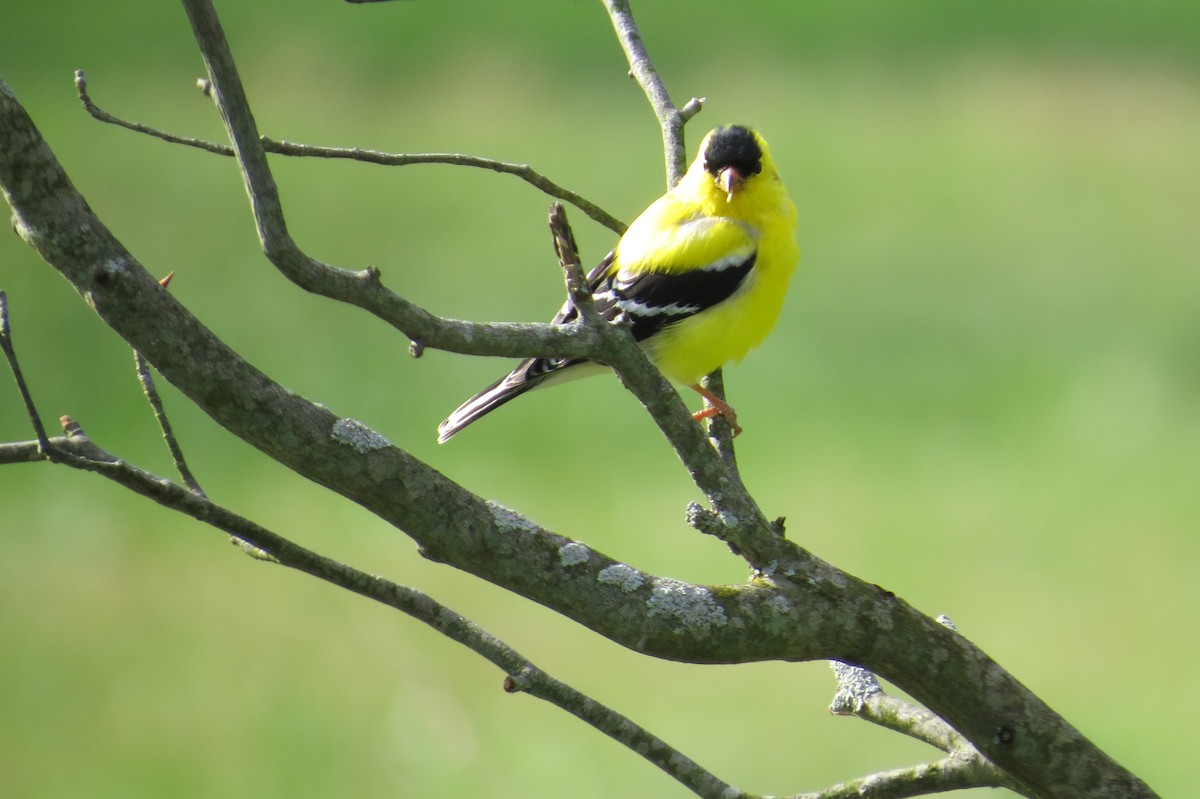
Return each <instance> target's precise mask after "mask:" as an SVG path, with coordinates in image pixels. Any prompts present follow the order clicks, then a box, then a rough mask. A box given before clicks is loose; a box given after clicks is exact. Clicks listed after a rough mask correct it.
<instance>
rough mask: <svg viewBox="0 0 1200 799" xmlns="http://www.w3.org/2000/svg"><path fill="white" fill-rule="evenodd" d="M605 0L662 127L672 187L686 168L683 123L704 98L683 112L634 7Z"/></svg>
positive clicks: (694, 100) (619, 0) (631, 67)
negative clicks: (657, 64) (651, 51)
mask: <svg viewBox="0 0 1200 799" xmlns="http://www.w3.org/2000/svg"><path fill="white" fill-rule="evenodd" d="M603 1H604V7H605V8H606V9H607V10H608V16H609V17H610V18H611V19H612V24H613V29H614V30H615V31H616V33H617V39H618V41H620V42H621V49H622V50H624V51H625V58H626V60H628V61H629V70H630V74H631V75H632V76H633V77H634V78H635V79H636V80H637V82H638V84H639V85H641V87H642V91H644V92H645V93H646V99H647V100H649V101H650V105H651V106H652V107H653V108H654V115H655V117H657V118H658V124H659V127H660V128H661V129H662V140H663V151H664V153H665V156H666V167H667V188H671V187H672V186H674V185H675V184H676V183H678V182H679V179H680V178H681V177H683V173H684V171H685V170H686V169H687V154H686V150H687V148H686V147H685V146H684V139H683V124H684V122H686V121H687V120H688V119H690V118H691V117H692V116H694V115H695V114H696V112H698V111H699V110H700V106H701V105H702V104H703V102H704V101H703V100H701V99H698V98H692V99H691V100H690V101H689V102H688V103H687V105H686V106H685V108H687V109H688V114H687V116H686V117H685V116H684V115H683V114H682V113H680V111H679V109H678V108H676V107H675V103H674V102H672V101H671V95H670V94H669V93H668V92H667V87H666V86H665V85H664V84H663V81H662V78H661V77H660V76H659V74H658V71H657V70H656V69H655V68H654V63H653V62H652V61H651V60H650V54H649V53H648V52H647V51H646V43H645V42H644V41H642V34H641V31H639V30H638V26H637V23H636V22H635V21H634V19H633V11H631V10H630V8H629V0H603Z"/></svg>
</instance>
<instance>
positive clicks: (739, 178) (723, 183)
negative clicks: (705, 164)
mask: <svg viewBox="0 0 1200 799" xmlns="http://www.w3.org/2000/svg"><path fill="white" fill-rule="evenodd" d="M745 182H746V176H745V175H743V174H742V173H741V172H738V171H737V170H736V169H734V168H733V167H731V166H727V167H725V168H724V169H722V170H721V171H720V172H718V173H717V185H718V186H720V187H721V189H722V190H723V191H724V192H725V200H726V202H733V193H734V192H735V191H737V190H738V189H740V188H741V187H742V185H743V184H744V183H745Z"/></svg>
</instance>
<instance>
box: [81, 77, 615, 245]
mask: <svg viewBox="0 0 1200 799" xmlns="http://www.w3.org/2000/svg"><path fill="white" fill-rule="evenodd" d="M205 83H206V84H207V81H206V82H205ZM209 85H210V84H209ZM75 89H76V91H77V92H78V94H79V99H80V101H81V102H82V103H83V107H84V108H85V109H86V110H87V112H88V113H89V114H91V115H92V116H93V117H94V118H96V119H97V120H99V121H101V122H105V123H108V124H110V125H116V126H118V127H122V128H126V129H127V130H132V131H135V132H137V133H144V134H146V135H147V136H153V137H154V138H156V139H162V140H163V141H165V142H170V143H171V144H182V145H185V146H187V147H196V148H198V149H201V150H204V151H206V152H210V153H215V154H217V155H224V156H229V157H233V156H234V155H235V153H234V149H233V148H232V147H230V146H229V145H228V144H217V143H215V142H210V141H206V140H204V139H194V138H190V137H187V136H178V135H176V134H174V133H168V132H167V131H163V130H159V129H158V128H153V127H150V126H149V125H143V124H141V123H140V122H130V121H128V120H124V119H121V118H120V117H117V116H114V115H112V114H110V113H109V112H107V111H105V110H104V109H102V108H100V107H99V106H97V105H96V104H95V102H94V101H93V100H92V98H91V95H90V94H89V93H88V87H87V77H86V75H85V74H84V72H83V70H82V69H77V70H75ZM260 141H261V143H262V147H263V149H264V150H265V151H266V152H268V153H275V154H277V155H286V156H293V157H298V158H344V159H348V160H351V161H362V162H364V163H368V164H378V165H381V166H409V165H411V164H449V165H452V166H466V167H474V168H477V169H487V170H490V171H492V172H499V173H501V174H507V175H513V176H515V177H518V178H520V179H521V180H524V181H525V182H526V183H528V184H529V185H531V186H533V187H534V188H537V189H539V190H540V191H542V192H544V193H545V194H548V195H550V196H551V197H554V198H555V199H559V200H562V201H563V202H566V203H570V204H571V205H574V206H575V207H576V208H578V209H579V210H580V211H583V212H584V213H585V214H587V215H588V216H589V217H590V218H591V219H593V220H594V221H596V222H598V223H600V224H601V225H603V226H604V227H606V228H608V229H609V230H612V231H614V232H616V233H624V232H625V228H626V227H627V226H626V225H625V223H624V222H622V221H621V220H619V219H617V218H616V217H614V216H613V215H612V214H610V213H608V212H607V211H605V210H604V209H603V208H601V207H600V206H598V205H596V204H595V203H594V202H592V201H591V200H589V199H587V198H586V197H583V196H582V195H580V194H578V193H576V192H573V191H571V190H570V189H567V188H565V187H563V186H561V185H559V184H558V183H555V182H554V181H552V180H550V179H549V178H548V177H546V176H545V175H543V174H541V173H540V172H538V171H537V170H535V169H533V168H532V167H531V166H529V165H528V164H514V163H509V162H507V161H497V160H494V159H491V158H480V157H478V156H474V155H462V154H459V153H385V152H382V151H380V150H367V149H362V148H359V147H349V148H347V147H320V146H317V145H312V144H297V143H295V142H289V141H282V140H278V139H272V138H270V137H268V136H262V137H260Z"/></svg>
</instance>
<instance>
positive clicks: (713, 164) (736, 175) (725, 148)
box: [701, 125, 763, 200]
mask: <svg viewBox="0 0 1200 799" xmlns="http://www.w3.org/2000/svg"><path fill="white" fill-rule="evenodd" d="M701 156H702V157H703V158H704V171H706V172H708V174H710V175H712V176H713V178H715V179H716V181H717V184H718V185H719V186H720V187H721V188H722V189H723V190H724V191H725V193H726V195H727V196H728V199H730V200H732V199H733V194H734V192H735V191H737V189H738V188H740V187H741V186H742V185H743V184H744V183H745V182H746V181H747V180H748V179H749V178H750V177H751V176H753V175H757V174H758V173H759V172H761V171H762V162H763V150H762V146H761V145H760V144H759V139H758V136H757V135H755V133H754V131H752V130H750V128H747V127H744V126H742V125H724V126H722V127H719V128H717V129H716V130H714V131H713V132H712V133H710V134H708V143H707V144H706V145H705V147H704V152H703V153H702V154H701Z"/></svg>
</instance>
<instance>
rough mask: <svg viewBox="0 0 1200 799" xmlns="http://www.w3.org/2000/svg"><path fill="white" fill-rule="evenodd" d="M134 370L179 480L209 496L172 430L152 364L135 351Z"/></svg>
mask: <svg viewBox="0 0 1200 799" xmlns="http://www.w3.org/2000/svg"><path fill="white" fill-rule="evenodd" d="M133 363H134V368H135V369H136V371H137V376H138V382H139V383H141V384H142V392H143V393H145V395H146V401H147V402H149V403H150V407H151V408H152V409H153V410H154V419H155V420H156V421H157V422H158V429H159V430H161V431H162V437H163V441H165V442H166V444H167V451H168V452H170V453H171V460H172V461H173V462H174V464H175V469H176V470H177V471H178V472H179V478H180V479H181V480H183V484H184V485H185V486H187V488H188V490H189V491H191V492H192V493H193V494H199V495H200V496H202V497H206V496H208V495H207V494H205V493H204V489H203V488H201V487H200V484H199V483H198V482H196V477H195V475H193V474H192V470H191V469H190V468H188V465H187V460H186V459H185V458H184V457H183V450H182V449H181V448H180V446H179V440H178V439H176V438H175V431H174V430H173V429H172V428H171V420H170V419H168V418H167V411H166V409H165V408H164V407H163V403H162V398H161V397H159V395H158V388H157V387H155V385H154V376H153V375H152V374H151V373H150V364H148V363H147V362H146V359H145V358H144V357H143V356H142V354H141V353H140V352H138V351H137V350H134V351H133Z"/></svg>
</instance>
